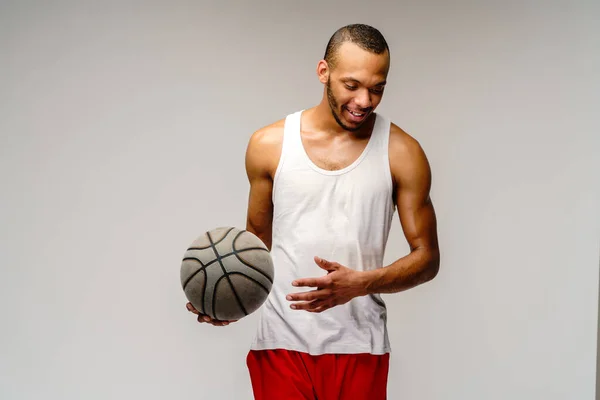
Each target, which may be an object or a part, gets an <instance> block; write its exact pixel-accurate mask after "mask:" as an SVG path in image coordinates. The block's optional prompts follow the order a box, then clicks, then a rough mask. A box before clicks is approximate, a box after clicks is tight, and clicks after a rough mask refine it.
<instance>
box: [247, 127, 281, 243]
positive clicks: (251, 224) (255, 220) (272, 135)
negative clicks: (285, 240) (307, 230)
mask: <svg viewBox="0 0 600 400" xmlns="http://www.w3.org/2000/svg"><path fill="white" fill-rule="evenodd" d="M282 137H283V126H282V123H281V121H280V122H277V123H275V124H273V125H270V126H267V127H265V128H262V129H260V130H258V131H256V132H255V133H254V134H253V135H252V136H251V137H250V140H249V142H248V147H247V150H246V174H247V176H248V181H249V183H250V193H249V196H248V211H247V217H246V230H248V231H249V232H252V233H253V234H255V235H256V236H258V237H259V238H260V239H261V240H262V241H263V242H264V243H265V245H267V247H268V248H269V250H271V240H272V224H273V200H272V195H273V178H274V176H275V171H276V169H277V165H278V163H279V158H280V155H281V145H282Z"/></svg>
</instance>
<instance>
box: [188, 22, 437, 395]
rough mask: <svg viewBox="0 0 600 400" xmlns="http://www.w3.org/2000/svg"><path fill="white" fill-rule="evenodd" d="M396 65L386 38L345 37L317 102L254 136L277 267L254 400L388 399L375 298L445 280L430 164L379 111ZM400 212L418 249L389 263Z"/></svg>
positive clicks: (349, 30)
mask: <svg viewBox="0 0 600 400" xmlns="http://www.w3.org/2000/svg"><path fill="white" fill-rule="evenodd" d="M389 67H390V52H389V48H388V45H387V43H386V41H385V39H384V37H383V36H382V35H381V33H380V32H379V31H378V30H377V29H375V28H373V27H370V26H367V25H362V24H354V25H348V26H345V27H343V28H341V29H339V30H338V31H337V32H336V33H335V34H334V35H333V36H332V37H331V39H330V41H329V43H328V45H327V49H326V53H325V57H324V59H323V60H321V61H320V62H319V63H318V65H317V74H318V77H319V80H320V81H321V82H322V83H323V85H324V91H323V98H322V100H321V102H320V104H318V105H317V106H315V107H313V108H310V109H307V110H302V111H298V112H294V113H293V114H290V115H288V116H286V118H283V119H282V120H280V121H278V122H275V123H273V124H272V125H269V126H266V127H264V128H262V129H260V130H258V131H257V132H255V133H254V134H253V135H252V137H251V138H250V140H249V143H248V148H247V153H246V169H247V174H248V179H249V182H250V195H249V202H248V214H247V230H249V231H250V232H253V233H254V234H256V235H257V236H258V237H260V238H261V239H262V240H263V241H264V243H265V244H266V245H267V246H268V247H269V249H270V250H271V255H272V257H273V261H274V264H275V268H276V270H275V282H274V285H273V289H272V291H271V293H270V295H269V297H268V299H267V301H266V302H265V304H264V305H263V307H262V309H261V314H260V317H259V318H260V319H259V324H258V330H257V334H256V337H255V340H254V341H253V343H252V346H251V349H250V351H249V353H248V357H247V365H248V368H249V373H250V378H251V382H252V387H253V391H254V396H255V399H257V400H267V399H282V400H283V399H285V400H294V399H319V400H322V399H352V400H361V399H365V400H366V399H369V400H380V399H385V398H386V396H387V394H386V391H387V389H386V386H387V376H388V368H389V353H390V351H391V350H390V344H389V340H388V336H387V328H386V321H387V314H386V307H385V303H384V302H383V300H382V299H381V297H380V295H381V294H382V293H396V292H400V291H404V290H407V289H410V288H413V287H415V286H417V285H420V284H423V283H425V282H427V281H429V280H431V279H433V278H434V277H435V276H436V274H437V272H438V268H439V258H440V256H439V249H438V241H437V228H436V217H435V212H434V208H433V205H432V203H431V199H430V197H429V190H430V185H431V172H430V167H429V163H428V161H427V158H426V156H425V154H424V152H423V150H422V148H421V147H420V145H419V143H418V142H417V141H416V140H415V139H414V138H412V137H411V136H409V135H408V134H407V133H406V132H404V131H403V130H402V129H400V128H399V127H398V126H396V125H395V124H393V123H391V122H390V121H389V120H388V119H387V118H385V117H384V116H382V115H379V114H376V113H375V109H376V108H377V106H378V105H379V103H380V102H381V99H382V96H383V92H384V88H385V85H386V79H387V76H388V71H389ZM396 209H397V211H398V215H399V217H400V222H401V226H402V229H403V231H404V234H405V237H406V239H407V241H408V243H409V245H410V253H409V254H408V255H406V256H405V257H402V258H400V259H399V260H397V261H395V262H394V263H392V264H390V265H386V266H384V265H383V258H384V250H385V247H386V243H387V239H388V233H389V229H390V226H391V221H392V219H393V218H392V217H393V214H394V211H395V210H396ZM188 309H189V310H190V311H192V312H195V313H197V311H196V310H194V309H193V307H191V305H190V304H188ZM198 321H201V322H208V323H211V324H213V325H217V326H222V325H227V324H228V323H229V322H231V321H214V320H211V319H210V318H209V317H205V316H202V315H200V316H199V317H198Z"/></svg>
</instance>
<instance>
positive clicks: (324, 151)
mask: <svg viewBox="0 0 600 400" xmlns="http://www.w3.org/2000/svg"><path fill="white" fill-rule="evenodd" d="M301 141H302V147H303V149H304V151H305V153H306V155H307V156H308V158H309V159H310V160H311V161H312V163H313V164H315V165H316V166H317V167H319V168H322V169H324V170H327V171H335V170H340V169H344V168H346V167H348V166H349V165H352V164H353V163H354V162H355V161H356V160H358V159H359V158H360V156H361V154H363V152H364V151H365V149H366V148H367V145H368V143H369V137H364V138H350V137H338V138H326V137H324V136H323V135H318V134H313V133H310V132H303V133H302V135H301Z"/></svg>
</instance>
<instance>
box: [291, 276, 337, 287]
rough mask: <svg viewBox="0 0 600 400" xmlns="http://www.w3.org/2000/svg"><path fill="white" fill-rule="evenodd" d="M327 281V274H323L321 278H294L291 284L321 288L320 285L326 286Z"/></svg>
mask: <svg viewBox="0 0 600 400" xmlns="http://www.w3.org/2000/svg"><path fill="white" fill-rule="evenodd" d="M329 281H330V279H329V278H328V277H327V276H324V277H321V278H302V279H296V280H295V281H293V282H292V285H293V286H304V287H317V288H322V287H326V286H327V283H328V282H329Z"/></svg>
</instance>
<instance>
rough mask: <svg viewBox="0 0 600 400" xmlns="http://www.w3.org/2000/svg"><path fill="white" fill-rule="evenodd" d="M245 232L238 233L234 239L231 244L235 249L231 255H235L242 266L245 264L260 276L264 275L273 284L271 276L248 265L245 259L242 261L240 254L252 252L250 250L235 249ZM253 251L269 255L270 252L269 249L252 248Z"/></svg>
mask: <svg viewBox="0 0 600 400" xmlns="http://www.w3.org/2000/svg"><path fill="white" fill-rule="evenodd" d="M244 232H246V231H245V230H244V231H241V232H239V233H238V234H237V235H236V236H235V238H234V239H233V242H232V244H231V247H232V248H233V252H232V253H231V254H233V255H235V258H237V259H238V260H239V261H240V262H241V263H242V264H244V265H245V266H247V267H249V268H251V269H253V270H254V271H256V272H258V273H260V274H262V275H263V276H264V277H265V278H267V280H268V281H269V282H271V283H273V279H272V278H271V277H270V276H269V275H267V274H266V273H265V272H264V271H261V270H260V269H258V268H256V267H255V266H253V265H252V264H250V263H248V262H247V261H245V260H244V259H242V258H241V257H240V256H239V255H238V253H241V252H243V251H245V250H250V249H242V250H237V249H236V248H235V242H236V241H237V240H238V238H239V237H240V236H241V235H242V233H244ZM252 250H262V251H266V252H267V253H268V252H269V250H268V249H265V248H264V247H257V248H252Z"/></svg>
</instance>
